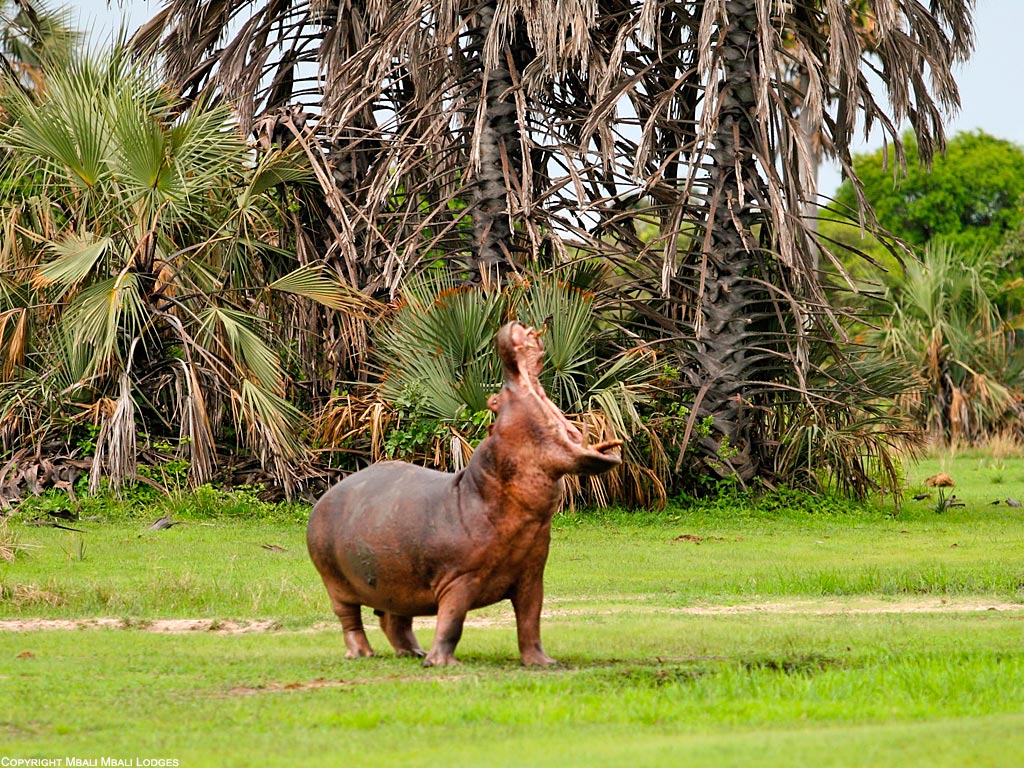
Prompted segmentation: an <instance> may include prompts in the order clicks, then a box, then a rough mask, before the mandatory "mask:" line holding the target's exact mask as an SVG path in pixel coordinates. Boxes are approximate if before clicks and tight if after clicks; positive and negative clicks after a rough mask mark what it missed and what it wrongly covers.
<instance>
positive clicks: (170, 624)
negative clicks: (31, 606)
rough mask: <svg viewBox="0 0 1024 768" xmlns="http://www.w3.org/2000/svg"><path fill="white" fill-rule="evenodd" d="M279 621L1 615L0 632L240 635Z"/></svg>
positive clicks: (275, 626)
mask: <svg viewBox="0 0 1024 768" xmlns="http://www.w3.org/2000/svg"><path fill="white" fill-rule="evenodd" d="M279 627H280V624H279V623H278V622H276V621H273V620H270V619H261V620H254V621H221V620H220V619H153V620H143V621H129V620H127V619H109V618H93V619H0V632H37V631H42V630H54V629H59V630H72V629H83V630H84V629H136V630H142V631H144V632H155V633H157V634H170V635H174V634H185V633H188V632H212V633H214V634H220V635H241V634H246V633H249V632H270V631H273V630H275V629H278V628H279Z"/></svg>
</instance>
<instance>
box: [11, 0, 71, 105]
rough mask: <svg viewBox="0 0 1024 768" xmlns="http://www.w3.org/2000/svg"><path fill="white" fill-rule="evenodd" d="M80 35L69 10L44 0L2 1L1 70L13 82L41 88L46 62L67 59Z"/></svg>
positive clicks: (29, 87) (18, 85)
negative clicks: (71, 21) (71, 20)
mask: <svg viewBox="0 0 1024 768" xmlns="http://www.w3.org/2000/svg"><path fill="white" fill-rule="evenodd" d="M79 37H80V35H79V34H78V33H77V32H76V31H75V30H74V29H72V27H71V24H70V20H69V19H68V17H67V14H66V13H65V12H62V11H51V10H49V9H48V8H47V7H46V5H45V4H44V3H42V2H33V1H32V0H5V2H3V3H0V71H2V72H3V73H4V75H5V77H6V79H7V82H8V83H9V84H13V85H16V86H17V87H21V88H25V89H34V88H39V87H41V86H42V83H43V69H44V67H45V64H46V62H47V61H48V60H51V61H64V60H67V58H68V56H70V54H71V52H72V50H73V49H74V47H75V45H77V43H78V41H79Z"/></svg>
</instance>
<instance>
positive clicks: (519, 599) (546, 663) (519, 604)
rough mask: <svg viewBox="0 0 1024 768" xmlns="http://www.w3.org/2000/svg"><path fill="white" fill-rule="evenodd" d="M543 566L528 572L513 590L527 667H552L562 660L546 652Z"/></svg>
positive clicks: (518, 630) (520, 645)
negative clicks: (542, 619)
mask: <svg viewBox="0 0 1024 768" xmlns="http://www.w3.org/2000/svg"><path fill="white" fill-rule="evenodd" d="M543 573H544V569H543V566H541V568H539V569H537V570H533V571H531V572H530V573H528V574H524V575H523V577H522V579H520V582H519V584H517V585H516V589H515V591H514V592H513V593H512V608H513V610H515V612H516V633H517V635H518V637H519V658H520V660H521V661H522V662H523V666H526V667H550V666H551V665H552V664H557V663H558V662H557V661H555V660H554V659H552V658H551V657H550V656H548V655H547V654H546V653H544V649H543V648H542V647H541V644H540V611H541V606H542V605H543V604H544V576H543Z"/></svg>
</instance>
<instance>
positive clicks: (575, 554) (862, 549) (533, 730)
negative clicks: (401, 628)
mask: <svg viewBox="0 0 1024 768" xmlns="http://www.w3.org/2000/svg"><path fill="white" fill-rule="evenodd" d="M940 468H941V469H943V470H944V471H948V472H950V473H951V474H953V475H954V478H955V479H956V480H957V487H956V489H955V493H956V494H957V496H958V497H959V498H962V499H964V501H965V502H966V506H964V507H957V508H954V509H951V510H948V511H946V512H944V513H942V514H937V513H936V512H935V511H934V504H933V503H932V502H931V501H930V500H926V501H923V502H914V501H907V502H906V503H905V504H904V505H903V506H902V508H900V509H899V510H896V509H894V508H893V507H892V505H891V504H888V505H886V504H883V505H882V506H881V507H877V508H876V507H867V508H856V507H851V506H848V505H837V506H830V505H829V504H827V503H817V502H813V503H811V504H809V505H804V506H801V505H800V504H798V503H796V501H794V504H793V505H789V504H784V505H782V506H781V507H780V506H779V505H778V504H777V503H766V504H761V505H750V504H740V503H734V504H721V503H719V504H717V505H710V506H708V505H701V504H691V505H690V506H687V507H683V506H673V507H671V508H670V509H668V510H666V511H664V512H662V513H660V514H657V515H636V514H630V513H623V512H614V511H606V512H601V513H594V512H590V513H578V514H567V515H563V516H560V517H559V518H558V519H557V522H556V525H555V529H554V541H553V544H552V554H551V559H550V563H549V566H548V570H547V578H546V584H547V590H546V591H547V603H546V608H547V610H548V612H549V615H548V616H547V617H546V618H545V622H544V630H543V631H544V641H545V648H546V650H547V651H548V652H549V653H550V654H551V655H553V656H555V657H556V658H558V659H560V661H561V662H562V665H561V666H560V667H559V668H557V669H553V670H545V671H537V670H524V669H521V668H520V667H519V666H518V663H517V661H516V659H517V654H516V647H515V632H514V628H513V625H512V623H511V618H510V617H511V609H510V608H509V606H508V605H507V604H503V605H499V606H494V607H491V608H488V609H485V610H483V611H479V612H475V613H474V614H473V615H472V616H471V618H474V619H479V618H480V617H483V618H485V619H489V621H486V622H481V621H473V622H471V624H470V625H469V626H468V627H467V629H466V631H465V634H464V636H463V640H462V643H461V644H460V646H459V656H460V658H461V659H462V660H463V662H464V665H463V666H462V667H459V668H455V669H441V670H438V669H423V668H422V667H421V666H419V665H418V664H417V663H416V662H415V661H412V660H402V659H395V658H393V657H392V656H391V653H390V650H389V649H388V648H387V644H386V642H384V640H383V637H382V635H381V633H380V632H379V630H376V629H372V630H371V631H370V639H371V642H372V643H373V644H374V645H375V647H376V648H377V649H378V650H380V651H381V652H382V655H381V656H380V657H378V658H375V659H371V660H363V661H359V662H346V661H345V660H344V659H343V658H342V655H343V645H342V642H341V636H340V632H339V630H338V628H337V627H336V626H335V625H334V623H333V617H332V616H331V614H330V610H329V607H328V601H327V598H326V595H325V594H324V592H323V588H322V586H321V585H320V583H319V580H318V578H317V576H316V573H315V571H314V570H313V568H312V566H311V565H310V564H309V563H308V561H307V556H306V553H305V546H304V533H303V529H302V526H301V525H300V524H298V523H297V522H296V518H297V517H299V516H300V515H298V514H296V512H295V510H289V511H288V512H287V513H286V514H284V515H277V514H274V513H273V512H272V511H268V509H266V508H260V509H259V510H258V511H259V514H257V515H256V516H255V517H256V519H254V520H250V521H245V520H243V519H241V518H243V517H244V510H233V511H231V512H230V514H220V515H218V514H214V515H213V516H212V517H210V515H209V514H208V513H206V514H203V515H200V514H196V515H193V516H192V518H191V519H190V520H189V522H188V523H186V524H183V525H179V526H176V527H174V528H171V529H169V530H165V531H158V532H154V531H147V530H145V527H146V524H147V523H148V522H149V521H150V520H151V519H152V517H154V516H155V515H154V514H153V510H152V509H150V508H147V509H145V510H142V511H138V512H136V513H131V512H126V511H124V510H123V509H121V510H118V511H115V512H114V513H112V516H111V519H110V520H107V521H95V522H91V523H83V524H82V527H84V528H86V529H87V532H85V533H72V532H66V531H60V530H55V529H51V528H35V527H29V526H27V525H26V524H25V522H26V520H27V519H28V517H29V515H27V514H23V515H21V516H19V517H16V518H15V519H14V520H13V521H11V523H10V525H9V529H10V531H11V532H13V534H14V535H16V536H17V539H18V545H19V549H18V552H17V554H16V557H15V559H14V560H13V561H12V562H4V563H0V619H13V618H22V619H24V618H43V617H48V618H90V617H97V616H103V617H116V618H122V619H125V620H126V626H131V627H135V628H132V629H103V630H70V631H34V632H0V758H2V757H14V758H29V757H66V756H77V757H82V758H98V757H102V756H110V757H118V758H135V757H138V758H172V759H177V760H178V761H179V763H180V765H182V766H206V765H210V766H215V765H238V766H243V765H292V764H294V763H295V762H296V761H297V760H301V762H302V764H304V765H305V764H310V765H331V766H333V765H339V764H341V765H344V764H350V765H363V764H367V763H372V764H374V765H383V766H391V765H409V766H419V765H424V766H425V765H428V764H429V765H434V764H437V763H439V762H441V763H453V762H454V763H457V764H459V765H468V766H473V765H487V766H505V765H508V766H513V765H531V766H534V765H537V766H548V765H550V766H563V765H598V766H603V765H630V766H675V765H682V764H685V765H691V766H701V765H708V766H728V765H736V766H741V765H742V766H746V765H758V766H792V765H821V766H874V765H907V766H910V765H913V766H916V765H935V766H947V765H948V766H964V765H970V766H985V765H992V766H1006V765H1014V764H1015V763H1014V761H1017V764H1020V761H1021V758H1020V755H1024V697H1021V695H1020V691H1021V690H1024V644H1022V642H1021V639H1022V637H1024V558H1022V557H1021V553H1022V552H1024V514H1022V513H1021V510H1019V509H1011V508H1008V507H1006V506H1005V505H998V506H991V505H990V504H989V503H988V502H989V501H991V500H992V498H1005V497H1007V496H1017V497H1018V498H1019V497H1021V496H1024V461H1021V460H1020V459H1007V460H1001V461H999V462H998V463H997V462H996V461H995V460H992V459H987V458H985V457H978V456H972V455H969V456H967V457H964V458H963V459H960V460H957V461H954V462H949V461H948V460H947V461H946V462H945V464H944V465H943V463H942V460H938V459H937V460H934V461H932V462H926V463H923V464H922V465H921V466H919V467H915V468H913V469H912V470H911V471H909V472H908V483H909V484H910V485H911V487H916V486H919V485H920V482H921V480H923V478H924V477H926V476H927V475H929V474H934V472H936V471H939V469H940ZM993 492H995V495H994V496H993ZM990 496H992V498H989V497H990ZM178 514H179V516H182V517H189V513H188V510H187V509H185V508H183V509H181V510H180V511H179V513H178ZM680 537H684V538H680ZM686 537H688V538H686ZM694 537H699V541H698V540H695V539H694ZM261 545H275V546H277V547H281V548H283V549H284V551H271V550H267V549H265V548H263V546H261ZM921 600H928V601H930V604H931V605H933V606H934V605H935V604H939V603H940V602H941V601H942V600H946V601H948V602H949V603H950V604H951V605H957V604H966V603H980V604H981V605H982V606H984V605H985V604H987V602H992V603H999V604H1000V605H1001V606H1002V608H1003V610H998V611H985V610H980V611H979V610H972V611H952V610H947V611H935V610H933V611H930V612H929V611H926V612H894V613H870V612H861V611H862V610H863V609H864V608H865V607H870V606H883V607H884V606H887V605H888V606H903V605H904V603H908V604H915V603H916V602H917V601H921ZM769 603H776V604H783V609H771V610H766V609H767V608H770V606H769V605H768V604H769ZM1007 604H1009V605H1018V604H1019V605H1020V608H1010V609H1007ZM709 605H710V606H738V607H740V608H742V607H743V606H748V609H747V610H744V611H737V612H731V613H730V612H726V611H724V610H723V611H722V612H719V613H706V614H701V613H695V612H693V610H692V608H693V607H695V606H696V607H701V606H709ZM785 606H789V609H786V608H785ZM794 606H795V607H794ZM753 608H757V609H758V610H753ZM716 610H717V609H716ZM175 617H178V618H197V617H203V618H208V619H216V620H230V619H237V620H245V619H271V620H273V621H274V622H275V625H276V626H277V627H278V629H277V630H275V631H271V632H263V633H258V634H249V635H235V634H218V633H214V632H191V633H184V634H173V635H163V634H156V633H153V632H146V631H142V630H141V629H140V628H139V627H144V626H145V624H146V622H148V621H149V620H156V619H163V618H175ZM417 627H418V629H417V631H418V634H419V635H420V639H421V641H422V642H423V643H424V644H427V643H429V641H430V635H431V622H430V621H429V620H423V621H420V622H418V623H417Z"/></svg>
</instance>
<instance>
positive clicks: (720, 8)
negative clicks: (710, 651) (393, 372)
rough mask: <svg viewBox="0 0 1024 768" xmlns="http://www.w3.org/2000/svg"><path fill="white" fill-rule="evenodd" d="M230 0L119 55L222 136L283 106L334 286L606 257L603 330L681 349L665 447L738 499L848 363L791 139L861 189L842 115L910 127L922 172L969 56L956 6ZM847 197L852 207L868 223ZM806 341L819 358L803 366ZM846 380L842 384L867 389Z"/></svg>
mask: <svg viewBox="0 0 1024 768" xmlns="http://www.w3.org/2000/svg"><path fill="white" fill-rule="evenodd" d="M247 8H249V4H248V3H243V2H241V0H230V2H226V3H225V2H218V3H212V2H203V3H199V4H198V5H197V4H195V3H186V2H184V0H173V1H172V2H171V3H170V4H169V5H168V6H167V8H166V9H165V10H164V11H163V12H162V13H161V14H160V16H159V17H157V18H156V19H154V21H153V22H152V24H151V25H150V26H149V27H148V28H147V29H146V30H144V31H143V33H142V34H140V36H139V38H138V39H139V43H140V45H141V44H148V43H149V42H151V41H152V40H154V39H156V38H161V39H162V40H163V50H164V51H165V53H166V55H167V57H168V60H169V61H170V62H171V63H172V68H173V71H176V72H180V73H185V74H184V76H183V77H182V78H181V86H182V88H183V89H185V90H186V91H188V92H190V93H192V92H199V91H202V90H204V89H209V90H212V91H214V92H218V93H222V94H224V95H225V96H226V97H228V98H229V99H231V100H232V101H233V102H234V103H235V104H236V105H238V109H239V112H240V114H241V117H242V120H243V124H247V122H248V121H249V120H251V118H252V117H253V116H254V115H256V114H258V113H261V112H272V111H274V110H279V109H282V108H285V107H288V106H291V107H294V106H295V105H296V104H297V103H299V102H301V103H302V104H303V105H304V109H305V113H306V114H307V115H308V116H309V122H308V123H307V128H306V130H305V132H304V133H302V135H301V136H300V139H301V140H302V141H303V142H306V143H307V144H308V145H309V146H310V149H311V155H312V156H314V157H315V158H317V161H318V162H319V163H320V164H321V166H322V168H323V171H322V172H321V173H320V180H321V183H322V185H323V189H322V199H323V200H324V201H325V203H324V206H325V209H326V210H327V211H328V212H329V215H328V216H324V217H322V220H324V221H327V222H328V229H329V231H327V232H326V235H327V236H326V237H325V238H324V243H325V250H326V251H327V254H328V256H329V257H334V258H337V260H338V264H339V271H341V272H342V273H343V274H346V275H347V276H349V279H350V281H351V282H352V284H353V285H355V286H357V287H359V288H360V289H362V290H366V291H380V292H382V293H383V294H385V295H387V296H388V297H391V296H394V295H395V293H396V291H397V290H398V288H399V286H400V285H401V283H402V281H403V280H404V279H405V278H406V277H407V276H408V275H409V274H413V273H416V272H418V271H421V270H424V269H434V268H437V266H438V264H447V265H449V269H451V270H453V271H456V272H460V273H461V274H463V275H464V276H466V277H468V278H469V279H478V277H475V276H479V275H480V273H481V272H487V271H490V270H492V267H493V269H494V271H496V272H497V273H498V274H499V275H500V274H501V272H502V270H504V269H506V268H511V267H512V266H513V265H514V266H516V267H518V268H528V269H532V270H540V271H543V270H550V271H554V272H557V271H558V270H560V269H562V268H563V267H564V265H565V264H566V263H568V262H571V261H572V260H574V259H580V258H592V257H597V258H600V259H601V260H602V261H604V262H606V263H610V264H612V265H614V267H615V269H616V270H617V271H618V273H619V282H618V285H617V287H616V296H617V299H618V301H619V302H620V304H621V313H620V315H619V317H620V320H619V332H620V333H621V334H622V335H623V336H624V337H632V338H635V339H641V340H647V341H649V342H655V343H658V344H660V345H661V346H662V347H663V348H664V349H665V350H666V352H667V353H668V354H670V355H673V356H676V357H677V358H678V360H679V367H680V370H681V375H680V377H679V379H678V381H677V382H676V385H675V386H676V389H677V392H678V395H679V397H680V398H681V399H683V400H685V401H686V402H687V403H688V404H689V405H690V406H691V407H690V413H691V421H690V424H689V426H688V428H687V430H686V435H687V436H690V435H692V434H695V431H694V425H695V424H697V423H701V424H703V423H708V424H710V425H711V427H710V429H709V430H703V431H704V432H706V434H703V435H701V436H700V445H701V450H702V451H703V453H704V454H705V455H706V456H707V458H708V459H709V463H708V466H710V467H712V468H713V469H714V471H716V472H719V473H722V474H727V475H729V476H731V477H735V478H737V479H738V480H740V481H741V482H744V483H745V482H747V481H748V480H750V479H752V478H754V477H756V476H758V475H759V474H763V473H765V472H770V467H771V466H773V462H772V461H770V458H771V454H772V453H773V451H774V450H775V448H776V443H777V440H776V438H775V437H773V435H772V434H771V430H772V428H773V426H772V425H773V424H774V422H773V420H772V419H771V418H770V410H771V408H772V407H773V404H774V403H776V402H778V400H779V398H780V397H782V398H785V399H786V402H787V404H789V403H791V402H796V403H804V404H805V405H807V407H811V408H813V406H814V403H815V402H819V401H820V400H821V399H822V398H823V397H827V393H822V392H820V391H817V390H816V389H815V387H814V386H812V384H811V383H810V382H811V381H812V379H814V377H813V376H812V374H813V373H814V370H815V366H820V365H823V364H828V365H837V366H840V367H841V361H842V359H843V358H842V355H838V354H835V352H836V351H838V350H839V348H840V345H841V343H842V342H843V341H844V335H843V331H842V330H841V328H842V324H841V322H840V318H839V316H838V311H837V310H833V309H832V307H831V304H832V302H831V299H830V297H829V295H828V294H827V293H826V291H825V288H824V287H823V285H822V281H821V279H820V274H819V269H818V264H819V259H824V260H826V261H828V262H831V263H833V264H835V265H836V266H837V267H839V268H840V270H841V265H840V264H839V262H838V260H837V259H835V258H834V257H833V256H832V254H831V251H830V248H829V243H828V242H827V241H826V240H825V239H824V238H823V237H821V236H820V235H818V234H817V233H816V232H815V231H814V229H813V227H811V226H809V223H808V221H807V220H806V219H805V217H804V210H805V205H806V204H807V203H808V202H809V201H811V200H813V199H814V198H815V196H816V194H817V193H816V190H815V189H814V187H813V182H812V177H811V175H809V174H808V173H807V172H806V169H807V168H808V167H810V166H811V165H813V163H814V162H815V158H814V150H813V147H812V146H811V144H810V143H809V142H807V141H806V140H804V138H803V136H804V134H805V133H806V131H807V126H820V137H821V151H822V152H823V153H824V154H825V155H826V156H829V157H834V158H836V159H838V161H839V162H840V164H841V165H842V167H843V169H844V171H845V173H846V174H847V176H848V177H849V178H850V179H851V181H852V182H853V185H854V188H855V190H858V191H859V189H860V187H859V183H858V182H857V180H856V175H855V174H854V169H853V165H852V160H851V156H850V144H851V141H852V138H853V135H854V132H855V131H856V130H857V129H858V128H859V127H860V126H862V125H863V126H864V127H872V126H877V127H878V128H879V129H880V130H881V131H882V133H883V134H884V136H885V137H886V140H887V141H890V142H891V143H892V144H893V145H894V147H895V148H896V161H897V163H898V164H900V163H904V162H905V157H904V151H903V144H902V141H901V137H900V134H899V127H900V125H901V124H902V123H903V122H904V121H909V123H910V125H911V128H912V129H913V131H914V133H915V135H916V136H917V147H918V152H919V154H920V155H921V157H922V158H923V159H924V160H925V161H927V160H928V159H929V158H930V157H931V156H932V153H933V152H935V151H936V150H938V149H941V147H942V145H943V141H944V135H943V129H942V117H943V110H944V109H950V108H953V107H955V106H956V104H957V102H958V96H957V91H956V85H955V82H954V80H953V77H952V68H953V66H954V64H955V63H956V62H957V61H961V60H963V59H964V58H965V57H966V56H967V55H968V53H969V52H970V49H971V44H972V28H971V12H972V9H973V2H972V0H949V1H947V2H941V3H939V2H932V3H930V4H927V5H926V4H923V3H922V2H919V1H918V0H828V2H825V0H797V1H796V2H781V1H780V0H716V1H715V2H706V1H705V0H692V1H689V2H667V0H600V2H597V3H593V2H582V0H580V1H579V2H575V1H573V2H561V3H558V4H557V6H556V5H555V4H554V3H552V2H540V3H519V2H511V3H498V4H496V3H493V2H491V1H490V0H483V2H474V3H468V2H460V3H455V4H448V5H445V6H436V5H435V4H433V3H429V2H411V3H373V4H369V3H364V2H362V0H340V1H339V2H338V3H328V2H309V3H305V2H294V3H289V2H284V3H280V2H275V3H264V4H262V5H260V4H257V5H256V6H254V10H252V11H251V13H250V12H248V11H247V10H246V9H247ZM243 13H248V14H249V15H247V16H243V15H242V14H243ZM866 19H875V20H876V21H877V23H875V24H874V25H873V26H872V29H874V33H873V34H865V25H866V24H867V22H866V21H865V20H866ZM232 25H234V26H232ZM869 26H870V25H869ZM230 29H237V30H238V31H237V32H231V33H230V34H229V30H230ZM225 36H227V37H228V42H227V44H226V45H224V46H221V45H220V44H219V42H218V41H219V40H221V39H222V37H225ZM318 41H320V42H319V43H318ZM794 69H797V70H799V71H800V72H801V80H802V81H803V84H802V85H801V87H800V88H794V87H793V79H792V73H793V71H794ZM317 70H319V80H318V81H316V82H319V83H322V84H323V90H322V91H317V90H315V88H312V86H313V85H314V80H313V77H314V74H315V73H316V72H317ZM871 70H877V71H879V72H881V74H882V76H883V77H882V80H883V84H882V89H883V90H884V98H883V96H882V94H879V93H877V86H875V85H873V83H872V81H871V80H870V79H869V77H868V73H869V72H870V71H871ZM311 89H312V90H311ZM885 104H888V105H889V107H888V108H887V107H886V106H884V105H885ZM513 107H514V109H513ZM513 118H514V119H513ZM858 199H859V203H860V210H859V211H855V212H852V215H853V216H854V218H857V219H860V220H861V221H864V222H866V223H870V221H871V218H870V212H869V211H868V208H867V204H866V201H865V200H864V198H863V195H862V194H859V196H858ZM815 339H819V340H820V341H822V342H823V343H825V344H826V347H827V348H829V349H832V350H833V354H832V355H831V356H827V357H828V360H829V361H830V362H828V363H819V362H814V361H817V360H821V359H822V358H820V356H813V360H812V355H811V354H810V353H809V348H810V345H811V344H812V342H814V341H815ZM837 370H838V369H837ZM848 373H849V376H850V377H851V381H853V382H854V383H855V384H856V385H857V386H854V387H852V388H851V389H850V390H849V391H850V392H854V391H857V387H858V386H862V387H866V386H867V382H866V380H864V379H863V378H859V377H858V374H857V373H856V372H855V371H854V370H853V369H852V368H851V369H849V370H848ZM835 375H836V371H832V373H831V375H830V377H826V378H831V379H833V380H834V378H835ZM869 397H870V392H869V391H867V390H863V391H861V394H860V395H859V396H855V397H854V400H859V401H861V402H863V401H865V400H866V399H869Z"/></svg>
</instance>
